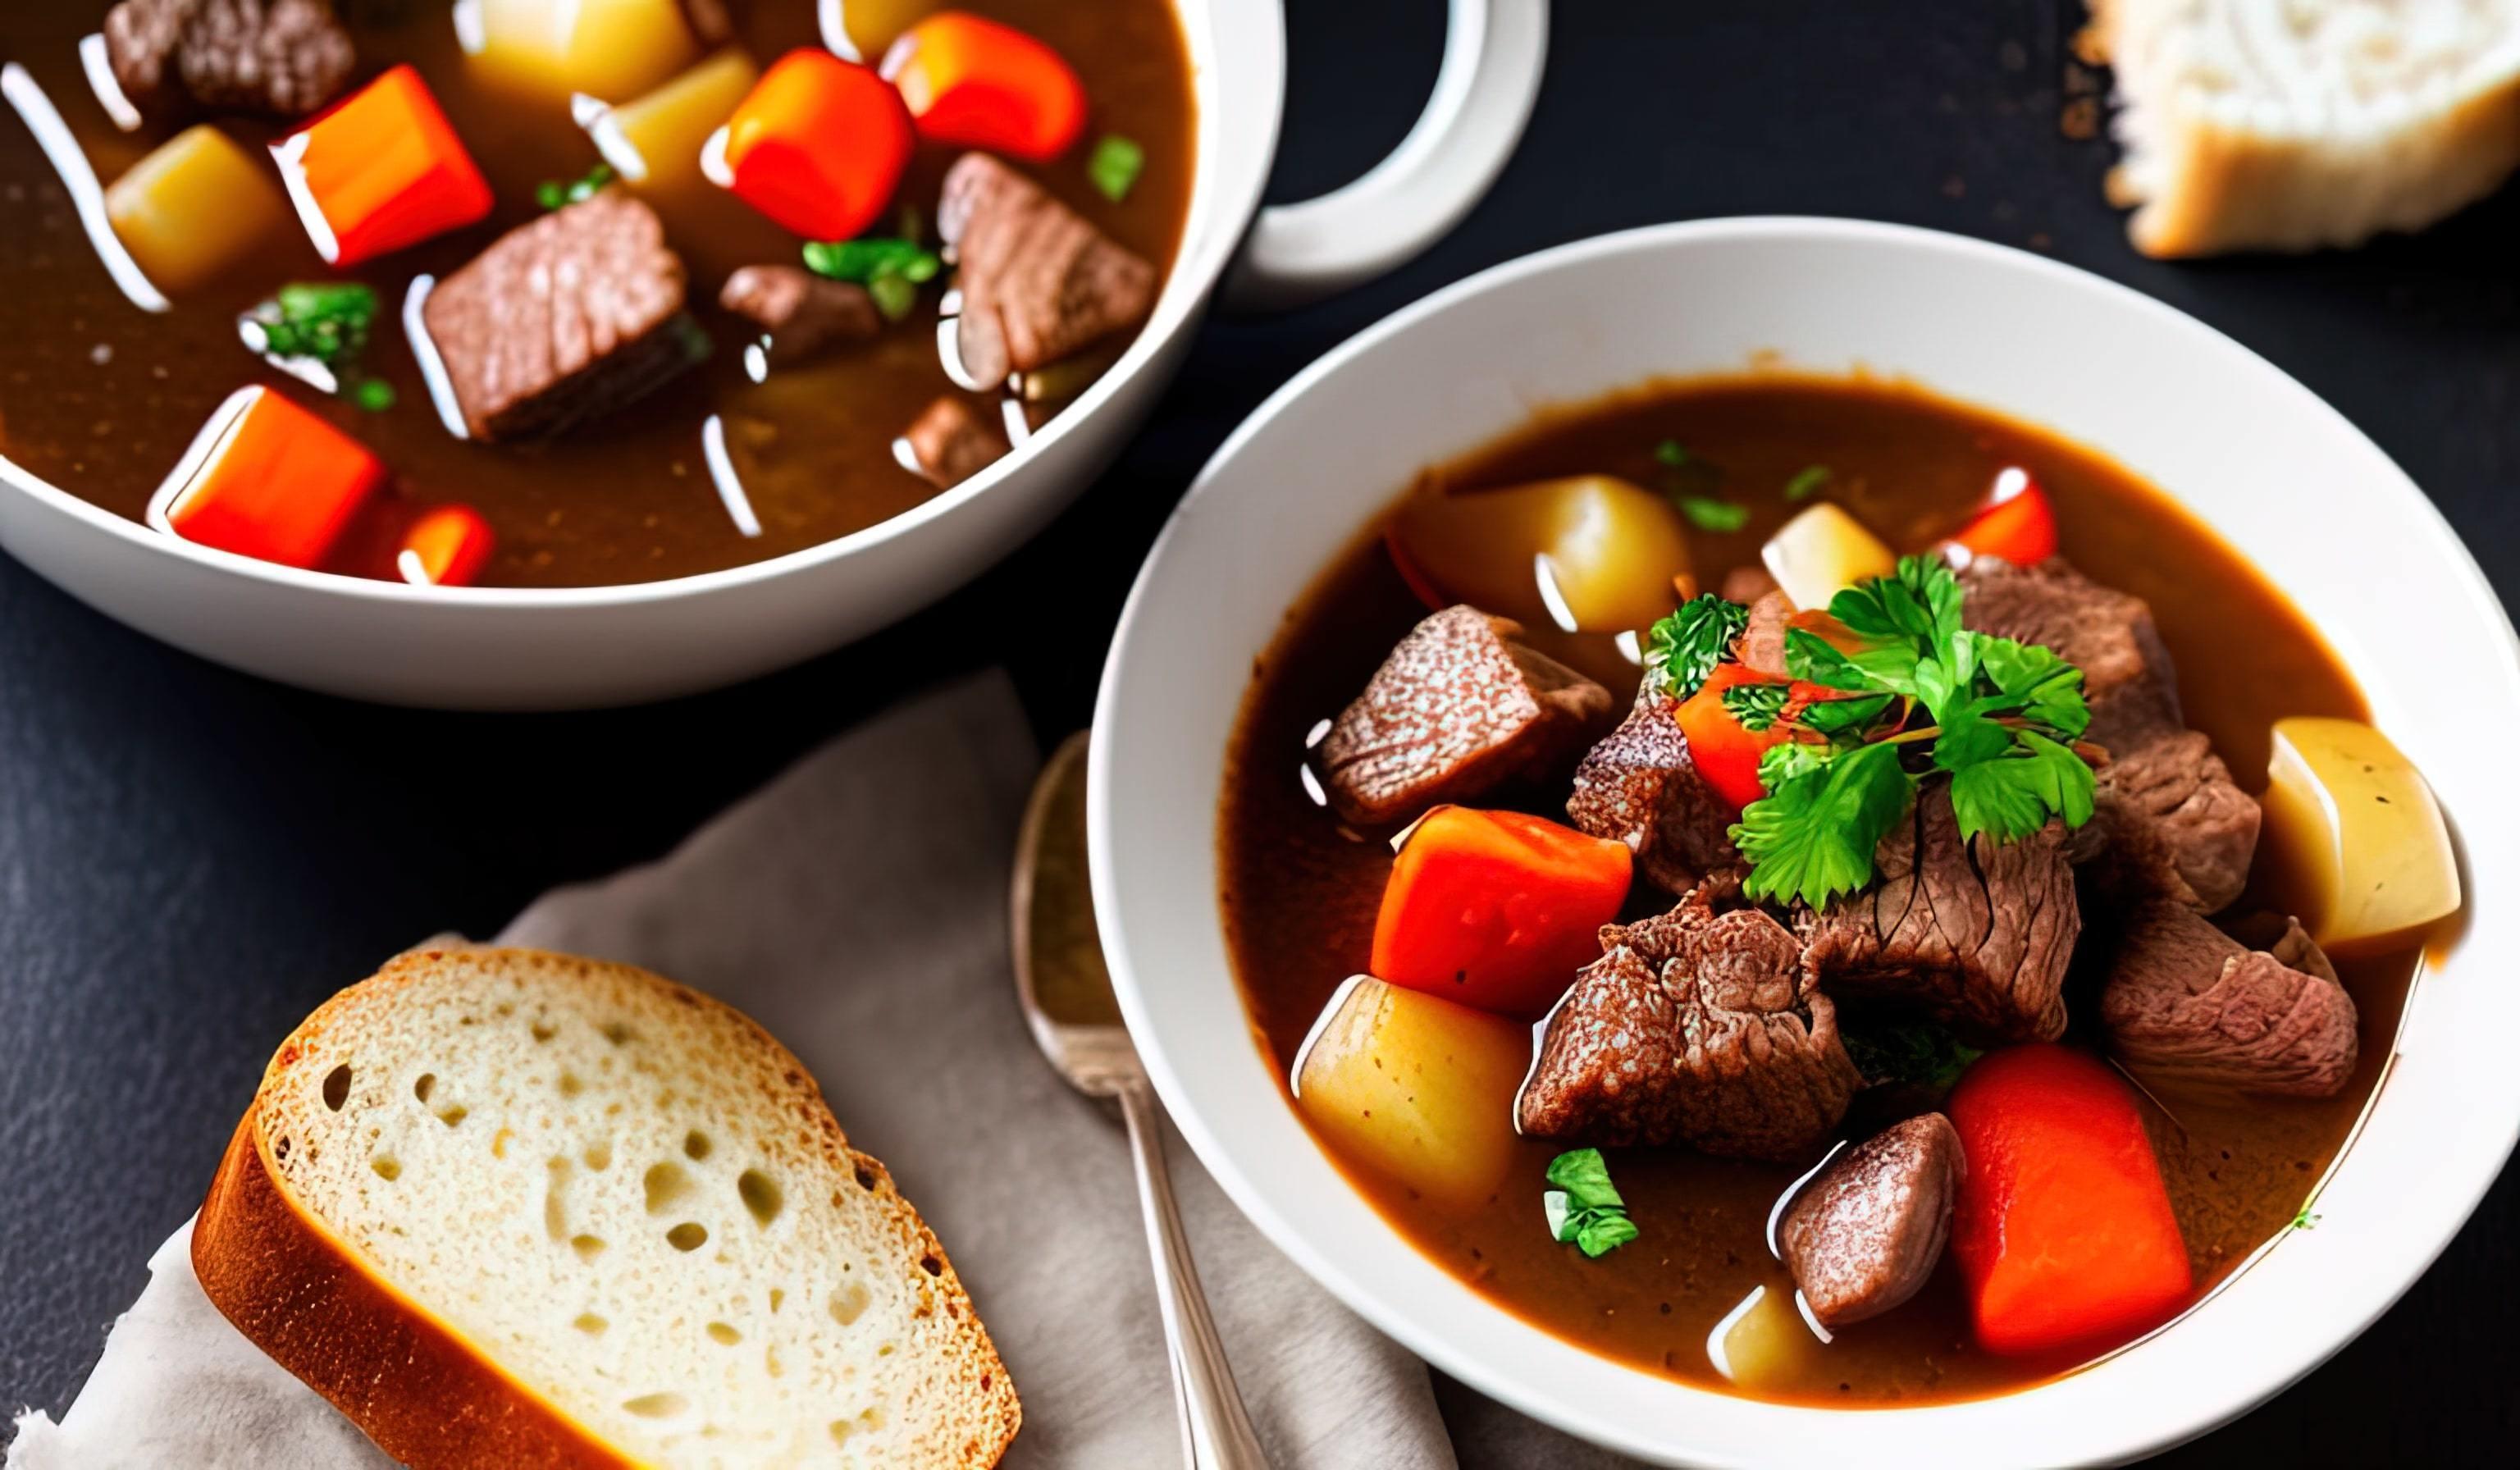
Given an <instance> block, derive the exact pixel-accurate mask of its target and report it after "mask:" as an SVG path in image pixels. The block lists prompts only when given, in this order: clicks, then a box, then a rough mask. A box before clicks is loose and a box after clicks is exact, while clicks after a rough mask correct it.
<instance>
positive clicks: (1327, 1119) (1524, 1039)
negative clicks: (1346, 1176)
mask: <svg viewBox="0 0 2520 1470" xmlns="http://www.w3.org/2000/svg"><path fill="white" fill-rule="evenodd" d="M1530 1054H1531V1033H1530V1029H1529V1028H1528V1027H1525V1026H1520V1025H1516V1024H1515V1023H1513V1022H1511V1021H1508V1020H1506V1019H1504V1018H1503V1017H1501V1016H1492V1015H1489V1014H1488V1013H1487V1012H1485V1011H1480V1010H1472V1009H1470V1008H1469V1007H1468V1006H1466V1005H1456V1004H1454V1003H1453V1002H1450V1001H1446V1000H1442V999H1439V998H1437V997H1434V996H1429V995H1424V994H1421V993H1419V992H1418V991H1414V990H1403V989H1401V988H1400V987H1398V986H1396V985H1386V984H1384V983H1383V982H1382V981H1379V980H1376V979H1374V978H1373V977H1372V976H1370V975H1359V976H1357V977H1355V978H1354V979H1352V980H1350V981H1348V982H1347V983H1346V984H1345V985H1342V986H1340V987H1339V989H1338V992H1337V993H1336V994H1335V995H1333V996H1331V997H1330V1002H1329V1004H1328V1007H1327V1008H1325V1009H1324V1010H1323V1012H1322V1018H1321V1019H1320V1020H1319V1021H1317V1022H1315V1023H1314V1025H1313V1034H1312V1036H1311V1037H1310V1038H1308V1039H1307V1040H1306V1041H1305V1043H1304V1049H1303V1050H1302V1051H1301V1052H1300V1053H1299V1054H1298V1055H1297V1056H1296V1058H1295V1100H1296V1105H1297V1106H1298V1107H1300V1108H1302V1109H1303V1113H1304V1116H1305V1117H1307V1118H1309V1119H1311V1120H1312V1123H1313V1126H1314V1127H1315V1128H1318V1129H1320V1130H1321V1131H1322V1133H1323V1134H1324V1135H1326V1136H1328V1137H1329V1138H1331V1139H1332V1140H1333V1141H1334V1142H1335V1143H1336V1144H1337V1146H1338V1148H1339V1150H1340V1151H1341V1152H1342V1153H1344V1154H1347V1155H1348V1156H1350V1157H1354V1158H1361V1159H1365V1160H1368V1161H1370V1162H1371V1163H1372V1164H1373V1167H1375V1168H1376V1169H1379V1170H1380V1171H1382V1172H1383V1173H1385V1174H1388V1175H1390V1176H1391V1177H1393V1178H1395V1179H1397V1180H1400V1181H1401V1182H1402V1183H1404V1184H1407V1185H1408V1186H1409V1187H1410V1188H1412V1189H1415V1190H1417V1191H1418V1193H1420V1194H1423V1195H1426V1196H1428V1197H1429V1198H1433V1199H1438V1200H1444V1201H1448V1202H1451V1203H1454V1204H1458V1205H1463V1206H1473V1205H1478V1204H1483V1203H1485V1202H1486V1201H1487V1199H1488V1198H1489V1197H1490V1196H1491V1195H1493V1194H1495V1193H1496V1191H1497V1190H1498V1189H1500V1188H1502V1187H1503V1186H1504V1184H1505V1181H1506V1176H1507V1175H1508V1173H1509V1172H1510V1171H1511V1169H1512V1167H1513V1156H1514V1142H1515V1139H1514V1132H1513V1094H1514V1090H1515V1089H1517V1088H1519V1087H1520V1086H1522V1074H1523V1070H1524V1068H1525V1066H1526V1064H1527V1063H1528V1062H1529V1059H1530Z"/></svg>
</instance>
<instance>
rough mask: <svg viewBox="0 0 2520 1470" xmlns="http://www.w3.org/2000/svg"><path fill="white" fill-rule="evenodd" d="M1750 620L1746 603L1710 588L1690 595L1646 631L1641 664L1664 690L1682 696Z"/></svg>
mask: <svg viewBox="0 0 2520 1470" xmlns="http://www.w3.org/2000/svg"><path fill="white" fill-rule="evenodd" d="M1749 623H1750V609H1749V608H1747V607H1744V606H1742V605H1741V604H1740V603H1738V602H1732V601H1725V600H1724V599H1722V598H1719V597H1716V596H1715V595H1714V594H1712V593H1708V594H1705V595H1703V596H1700V597H1694V598H1691V599H1689V600H1688V601H1687V602H1685V603H1683V604H1681V607H1680V609H1679V610H1678V611H1676V612H1674V613H1672V614H1671V616H1669V617H1666V618H1663V619H1661V620H1660V621H1658V622H1656V623H1655V624H1654V625H1653V627H1652V628H1651V629H1649V630H1647V631H1646V633H1645V667H1646V668H1647V669H1648V670H1650V671H1652V673H1653V675H1654V678H1655V680H1656V682H1657V683H1659V684H1660V685H1661V687H1662V689H1663V690H1664V691H1665V692H1667V693H1669V694H1670V695H1671V696H1672V697H1673V698H1675V699H1686V698H1688V696H1689V695H1691V694H1694V693H1696V692H1697V687H1698V686H1699V685H1701V684H1704V683H1705V682H1706V676H1707V675H1709V674H1711V673H1713V672H1715V666H1716V664H1718V663H1720V662H1722V661H1723V660H1724V659H1725V658H1726V657H1727V656H1729V655H1730V654H1731V653H1732V651H1733V640H1734V639H1737V638H1739V637H1740V636H1741V630H1742V629H1743V628H1745V627H1748V626H1749Z"/></svg>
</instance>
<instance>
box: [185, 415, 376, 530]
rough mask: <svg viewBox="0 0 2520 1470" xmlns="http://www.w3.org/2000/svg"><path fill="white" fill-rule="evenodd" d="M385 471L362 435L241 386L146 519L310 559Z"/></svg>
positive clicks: (356, 509)
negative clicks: (353, 435) (361, 439)
mask: <svg viewBox="0 0 2520 1470" xmlns="http://www.w3.org/2000/svg"><path fill="white" fill-rule="evenodd" d="M384 477H385V468H384V465H383V463H382V461H380V460H379V459H378V458H377V457H376V456H375V455H373V454H370V453H369V452H368V451H367V449H366V447H365V446H363V445H361V444H360V443H359V442H358V441H357V440H355V439H353V438H351V437H350V436H349V435H347V434H345V433H343V432H341V431H340V430H339V429H337V428H335V427H334V426H333V425H332V424H330V423H325V422H324V421H323V420H321V419H319V418H317V417H315V416H314V415H313V414H311V413H309V412H307V411H306V410H305V409H302V408H299V407H298V406H297V405H296V404H294V403H292V402H291V401H290V400H289V399H287V398H285V397H282V396H281V395H280V394H279V393H277V392H275V391H273V390H272V389H270V388H265V387H250V388H245V389H242V390H240V391H238V392H237V393H235V394H233V395H231V396H230V397H229V398H228V400H227V402H226V403H224V404H222V405H220V407H219V411H218V412H217V413H216V414H213V415H212V416H211V418H210V422H209V424H208V425H207V426H206V427H204V428H203V430H202V434H201V437H199V438H197V439H196V440H194V442H193V448H192V450H191V451H190V452H188V453H187V454H186V455H185V457H184V463H183V464H182V465H181V466H179V467H178V468H177V469H176V471H175V473H174V474H173V475H171V476H169V477H168V479H167V481H166V483H165V484H164V485H163V486H161V487H159V489H158V494H157V495H156V496H155V497H154V498H152V500H151V502H150V506H149V521H150V524H152V525H155V526H157V527H158V529H159V530H161V531H165V532H168V533H169V534H172V535H176V536H180V537H182V538H184V539H185V540H186V541H194V542H199V543H200V544H202V545H203V546H211V547H217V548H218V549H219V550H221V551H226V552H234V553H236V554H237V555H238V556H240V557H254V558H255V559H257V560H261V561H277V562H280V563H281V564H283V565H286V566H298V567H313V566H315V565H317V564H318V563H320V562H321V561H322V560H323V559H324V557H325V554H326V553H327V552H329V551H331V550H332V548H333V544H334V542H335V541H336V540H337V539H338V538H339V537H340V534H341V530H342V528H343V527H344V526H345V525H347V524H348V523H349V519H350V517H351V515H352V514H354V513H355V512H357V511H358V509H359V507H360V505H361V504H363V503H364V502H365V501H366V500H367V498H368V496H369V495H370V494H371V493H373V492H374V491H375V490H376V489H377V487H378V486H379V485H381V484H382V483H383V481H384Z"/></svg>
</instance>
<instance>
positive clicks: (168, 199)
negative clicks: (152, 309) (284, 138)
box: [105, 123, 297, 295]
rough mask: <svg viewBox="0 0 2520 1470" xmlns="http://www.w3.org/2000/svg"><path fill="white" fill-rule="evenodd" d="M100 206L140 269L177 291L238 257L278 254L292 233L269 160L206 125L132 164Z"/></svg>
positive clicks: (291, 221) (165, 287)
mask: <svg viewBox="0 0 2520 1470" xmlns="http://www.w3.org/2000/svg"><path fill="white" fill-rule="evenodd" d="M105 210H106V215H107V217H108V218H109V219H111V220H112V222H113V233H114V234H115V235H117V236H119V237H120V238H121V240H122V244H123V245H124V247H125V248H127V249H129V250H130V251H131V258H132V259H134V260H137V261H138V262H140V269H141V271H142V273H143V274H145V275H147V276H148V278H149V279H150V281H151V282H152V283H154V284H155V285H156V286H157V287H158V290H162V291H166V292H169V293H171V294H176V295H180V294H182V293H183V292H184V291H186V290H191V289H192V288H194V287H197V286H200V285H202V284H203V283H204V282H206V281H209V280H211V279H212V278H214V277H216V276H217V275H219V274H220V273H221V272H223V271H225V270H227V269H228V268H229V267H231V266H233V265H236V264H237V263H239V262H240V261H243V260H246V259H248V258H250V257H252V256H255V255H258V254H261V253H263V252H265V251H271V250H275V249H277V250H281V251H284V252H285V251H286V250H287V249H288V248H289V245H288V242H289V240H290V238H291V237H293V236H294V235H295V234H296V233H297V221H296V218H295V216H294V215H293V214H291V213H290V209H289V197H288V196H287V195H285V194H283V193H282V192H281V188H280V179H279V177H278V176H277V175H275V174H274V173H273V172H272V169H271V164H270V162H269V161H268V160H267V159H263V158H259V157H256V156H253V155H252V154H249V153H248V152H247V151H246V149H245V147H244V146H243V145H242V144H240V143H238V142H237V141H236V140H235V139H233V138H231V137H229V136H228V135H227V134H225V133H223V132H220V131H219V130H218V129H217V128H215V127H212V126H210V125H209V124H208V123H203V124H201V125H200V126H198V127H189V128H186V129H185V130H184V131H182V132H180V133H177V134H176V135H175V136H174V137H172V138H169V139H167V140H166V141H165V142H164V143H162V144H160V145H158V149H157V151H156V152H154V153H152V154H150V155H149V156H147V157H145V158H143V159H141V160H140V161H139V162H137V163H134V164H133V165H131V170H130V172H128V173H125V174H124V175H123V176H122V177H121V178H118V179H116V180H114V181H113V187H112V188H111V189H108V190H107V191H106V192H105Z"/></svg>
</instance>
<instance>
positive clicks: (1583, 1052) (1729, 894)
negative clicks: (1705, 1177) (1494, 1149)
mask: <svg viewBox="0 0 2520 1470" xmlns="http://www.w3.org/2000/svg"><path fill="white" fill-rule="evenodd" d="M1738 891H1739V876H1738V874H1737V873H1730V874H1726V875H1722V876H1719V877H1718V878H1715V879H1710V880H1709V881H1708V882H1707V883H1703V884H1700V885H1699V886H1698V887H1697V888H1696V889H1693V890H1691V892H1690V894H1689V895H1688V898H1686V899H1684V900H1682V901H1681V904H1680V907H1678V908H1676V909H1674V910H1673V911H1672V912H1671V913H1668V914H1665V915H1662V916H1661V917H1659V918H1653V919H1648V920H1646V921H1644V922H1643V923H1641V924H1631V925H1624V926H1623V925H1618V924H1612V925H1608V926H1606V927H1604V928H1603V929H1602V930H1601V949H1602V955H1601V958H1599V959H1598V960H1596V961H1594V962H1593V963H1592V964H1590V965H1587V966H1586V967H1585V968H1584V969H1583V970H1582V971H1581V972H1580V973H1578V974H1577V976H1576V978H1575V985H1574V988H1573V989H1571V990H1569V991H1568V992H1567V994H1566V999H1565V1000H1564V1001H1563V1002H1560V1003H1559V1005H1558V1007H1557V1009H1556V1010H1555V1011H1553V1013H1552V1014H1551V1016H1550V1018H1549V1022H1548V1031H1547V1034H1546V1035H1545V1036H1544V1037H1543V1038H1542V1040H1541V1044H1540V1055H1539V1059H1538V1060H1537V1061H1536V1062H1534V1063H1533V1065H1532V1070H1531V1076H1530V1079H1529V1080H1528V1081H1527V1082H1525V1083H1524V1085H1523V1089H1522V1093H1521V1095H1520V1096H1519V1097H1517V1098H1516V1099H1515V1100H1514V1114H1515V1121H1516V1123H1517V1125H1518V1126H1519V1127H1520V1128H1521V1130H1522V1131H1523V1132H1524V1133H1526V1134H1530V1135H1534V1136H1540V1137H1550V1138H1564V1139H1568V1140H1570V1141H1582V1142H1586V1143H1596V1144H1625V1143H1670V1142H1687V1143H1690V1144H1693V1145H1694V1146H1696V1147H1697V1148H1699V1149H1701V1150H1703V1151H1705V1152H1707V1153H1712V1154H1723V1155H1728V1156H1733V1157H1742V1158H1761V1159H1779V1160H1790V1159H1794V1158H1797V1157H1800V1156H1802V1155H1804V1154H1807V1153H1808V1152H1809V1151H1810V1150H1811V1149H1812V1148H1814V1147H1815V1146H1817V1145H1818V1144H1819V1143H1820V1142H1821V1141H1823V1139H1825V1138H1826V1137H1827V1136H1828V1134H1829V1131H1830V1130H1832V1129H1834V1128H1835V1127H1836V1126H1837V1124H1838V1121H1839V1120H1840V1119H1842V1118H1843V1117H1845V1116H1846V1106H1847V1103H1848V1101H1849V1100H1850V1099H1852V1098H1853V1097H1854V1095H1855V1093H1856V1091H1857V1089H1859V1088H1861V1087H1862V1086H1863V1078H1862V1077H1861V1076H1859V1075H1858V1074H1857V1072H1856V1070H1855V1063H1854V1062H1852V1061H1850V1060H1849V1059H1848V1058H1847V1055H1846V1047H1845V1046H1844V1045H1843V1044H1842V1043H1841V1042H1840V1041H1839V1039H1838V1034H1837V1012H1836V1009H1835V1008H1834V1007H1833V1006H1832V1005H1831V1004H1830V1002H1829V1000H1828V998H1827V997H1826V996H1824V995H1822V994H1821V993H1820V992H1819V991H1818V990H1817V989H1815V988H1814V987H1813V985H1812V983H1811V979H1810V976H1809V974H1808V973H1807V971H1806V970H1805V968H1804V966H1803V963H1802V945H1801V944H1800V943H1799V942H1798V941H1797V940H1796V939H1795V938H1794V936H1793V935H1792V934H1791V933H1790V932H1788V931H1787V930H1786V928H1785V927H1784V925H1782V924H1780V923H1778V922H1777V921H1776V919H1774V918H1772V917H1770V916H1769V915H1768V914H1766V913H1762V912H1760V911H1759V910H1756V909H1737V908H1735V909H1723V908H1719V907H1718V905H1719V901H1721V902H1730V901H1731V900H1732V899H1733V897H1734V896H1737V894H1738Z"/></svg>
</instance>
